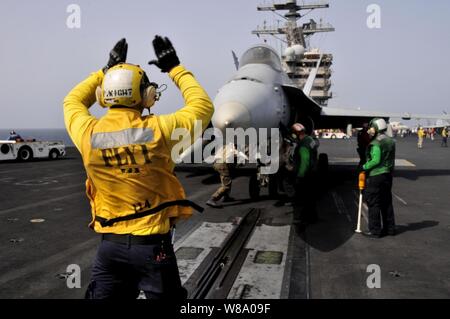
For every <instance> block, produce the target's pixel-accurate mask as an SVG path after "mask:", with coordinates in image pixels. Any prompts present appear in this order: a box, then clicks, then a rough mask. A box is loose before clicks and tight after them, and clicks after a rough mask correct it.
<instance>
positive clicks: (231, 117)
mask: <svg viewBox="0 0 450 319" xmlns="http://www.w3.org/2000/svg"><path fill="white" fill-rule="evenodd" d="M250 122H251V119H250V113H249V111H248V110H247V108H246V107H245V106H244V105H242V104H240V103H237V102H229V103H225V104H222V105H218V106H216V108H215V112H214V115H213V118H212V123H213V125H214V127H216V128H218V129H219V130H221V131H223V132H225V129H227V128H243V129H247V128H249V127H250V124H251V123H250Z"/></svg>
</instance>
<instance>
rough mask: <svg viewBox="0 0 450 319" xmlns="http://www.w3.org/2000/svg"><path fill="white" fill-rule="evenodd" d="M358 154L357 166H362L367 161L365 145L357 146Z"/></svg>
mask: <svg viewBox="0 0 450 319" xmlns="http://www.w3.org/2000/svg"><path fill="white" fill-rule="evenodd" d="M356 150H357V152H358V155H359V166H362V165H364V164H366V162H367V156H366V148H365V147H358V148H357V149H356Z"/></svg>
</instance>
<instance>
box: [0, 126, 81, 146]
mask: <svg viewBox="0 0 450 319" xmlns="http://www.w3.org/2000/svg"><path fill="white" fill-rule="evenodd" d="M12 130H14V131H15V132H16V133H17V134H19V135H20V136H21V137H22V138H23V139H24V140H28V139H36V140H37V141H62V142H64V144H65V145H66V146H74V145H73V143H72V140H71V139H70V137H69V134H67V131H66V129H15V128H12V129H0V140H7V139H8V137H9V132H11V131H12Z"/></svg>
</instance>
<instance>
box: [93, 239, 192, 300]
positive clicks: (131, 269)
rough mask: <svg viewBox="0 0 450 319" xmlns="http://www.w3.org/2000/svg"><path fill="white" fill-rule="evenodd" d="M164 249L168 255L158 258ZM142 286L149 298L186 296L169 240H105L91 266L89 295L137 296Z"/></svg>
mask: <svg viewBox="0 0 450 319" xmlns="http://www.w3.org/2000/svg"><path fill="white" fill-rule="evenodd" d="M169 239H170V237H169ZM161 253H162V254H164V255H165V258H164V259H162V260H161V259H160V258H158V256H161ZM140 290H143V291H144V293H145V296H146V297H147V299H168V298H170V299H171V300H177V299H179V300H181V299H185V298H186V297H187V292H186V290H185V289H184V288H183V287H182V285H181V281H180V275H179V272H178V266H177V262H176V258H175V253H174V251H173V246H172V244H171V242H170V240H167V242H166V241H164V243H158V244H155V245H128V244H120V243H115V242H110V241H106V240H103V241H102V242H101V244H100V247H99V249H98V252H97V256H96V259H95V262H94V265H93V268H92V279H91V283H90V285H89V287H88V290H87V292H86V298H87V299H136V298H137V297H138V295H139V291H140Z"/></svg>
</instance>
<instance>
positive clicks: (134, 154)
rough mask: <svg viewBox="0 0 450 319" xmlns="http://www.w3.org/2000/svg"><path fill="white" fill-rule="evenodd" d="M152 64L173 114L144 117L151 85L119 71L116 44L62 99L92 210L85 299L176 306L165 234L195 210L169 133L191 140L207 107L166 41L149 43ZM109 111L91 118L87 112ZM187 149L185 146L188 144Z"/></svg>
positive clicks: (176, 281)
mask: <svg viewBox="0 0 450 319" xmlns="http://www.w3.org/2000/svg"><path fill="white" fill-rule="evenodd" d="M153 47H154V49H155V54H156V57H157V60H154V61H151V62H149V64H155V65H156V66H157V67H158V68H160V69H161V71H162V72H167V73H168V74H169V77H170V78H171V79H172V80H173V82H174V83H175V85H176V86H177V87H178V88H179V89H180V91H181V93H182V95H183V98H184V103H185V106H184V107H183V108H181V109H179V110H178V111H176V112H175V113H172V114H168V115H161V116H155V115H153V114H150V115H148V116H144V115H143V114H142V113H143V111H144V109H149V108H150V107H151V106H152V105H153V104H154V103H155V101H157V100H158V99H159V95H160V94H159V92H158V91H157V84H155V83H152V82H150V81H149V79H148V77H147V75H146V73H145V72H144V70H143V69H141V68H140V67H139V66H136V65H132V64H126V63H125V61H126V55H127V48H128V45H127V43H126V40H125V39H122V40H121V41H119V42H118V43H117V44H116V46H115V47H114V48H113V50H112V51H111V53H110V60H109V62H108V64H107V66H106V67H105V68H103V69H101V70H99V71H97V72H95V73H92V74H91V75H90V76H89V77H88V78H87V79H85V80H84V81H82V82H81V83H80V84H78V85H77V86H76V87H75V88H74V89H73V90H72V91H71V92H70V93H69V94H68V95H67V96H66V98H65V100H64V119H65V124H66V128H67V130H68V132H69V135H70V137H71V139H72V140H73V142H74V144H75V146H76V147H77V148H78V150H79V151H80V153H81V155H82V159H83V164H84V167H85V169H86V173H87V181H86V193H87V196H88V198H89V200H90V204H91V208H92V222H91V223H90V225H89V226H90V227H91V228H92V229H93V230H94V231H95V232H97V233H99V234H102V242H101V244H100V246H99V249H98V252H97V256H96V259H95V262H94V265H93V267H92V278H91V282H90V285H89V287H88V290H87V292H86V298H95V299H103V298H136V297H137V296H138V294H139V291H140V290H142V291H144V292H145V295H146V297H147V298H156V299H159V298H164V299H169V298H170V299H183V298H185V297H186V290H185V289H184V288H183V287H182V285H181V281H180V276H179V272H178V267H177V263H176V259H175V254H174V251H173V246H172V241H171V239H172V238H171V232H170V230H171V227H172V226H173V224H174V223H175V222H176V221H177V220H178V219H180V218H188V217H190V216H191V215H192V208H191V207H195V208H196V209H201V208H200V207H198V206H196V205H195V204H194V203H192V202H189V201H188V200H186V198H185V193H184V190H183V187H182V186H181V184H180V182H179V181H178V179H177V178H176V177H175V175H174V173H173V169H174V163H173V161H172V159H171V149H172V147H173V146H174V145H175V144H176V143H178V142H179V141H173V140H172V139H171V133H172V131H173V130H174V129H176V128H184V129H186V130H188V131H189V132H190V134H191V136H193V132H194V123H195V121H196V120H201V121H202V124H203V130H204V129H205V128H206V126H207V124H208V123H209V122H210V119H211V116H212V114H213V105H212V102H211V100H210V98H209V97H208V95H207V93H206V92H205V90H204V89H203V88H202V87H201V86H200V85H199V83H198V82H197V81H196V79H195V78H194V76H193V75H192V73H191V72H190V71H188V70H186V69H185V68H184V67H183V66H181V65H180V61H179V59H178V57H177V54H176V52H175V49H174V48H173V46H172V44H171V42H170V41H169V39H167V38H164V39H163V38H162V37H159V36H156V37H155V39H154V40H153ZM96 99H97V101H98V102H99V103H100V105H102V106H105V107H108V108H109V110H108V112H107V114H106V115H105V116H103V117H102V118H100V119H97V118H95V117H94V116H92V115H91V114H90V112H89V108H90V107H91V106H92V105H93V104H94V103H95V101H96ZM191 143H192V140H191Z"/></svg>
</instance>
